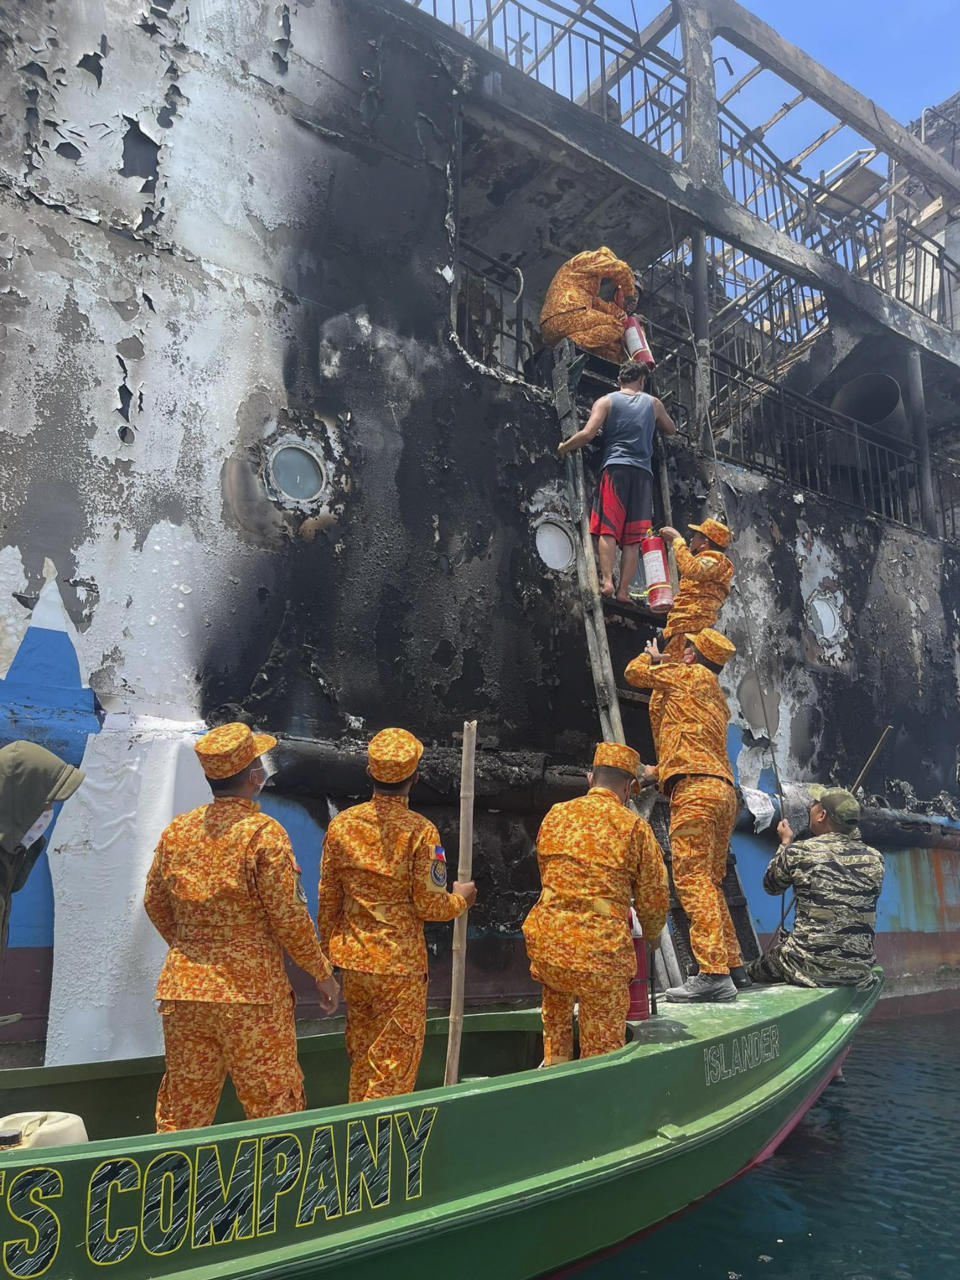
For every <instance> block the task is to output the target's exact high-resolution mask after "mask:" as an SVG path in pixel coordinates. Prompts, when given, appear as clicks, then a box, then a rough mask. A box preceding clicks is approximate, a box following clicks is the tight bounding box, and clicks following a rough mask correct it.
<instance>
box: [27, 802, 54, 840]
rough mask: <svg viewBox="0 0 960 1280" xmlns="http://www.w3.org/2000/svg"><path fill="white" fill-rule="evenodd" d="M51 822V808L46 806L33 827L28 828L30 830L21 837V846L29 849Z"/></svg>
mask: <svg viewBox="0 0 960 1280" xmlns="http://www.w3.org/2000/svg"><path fill="white" fill-rule="evenodd" d="M52 821H53V806H52V805H48V806H47V808H46V809H44V811H43V813H41V815H40V817H39V818H38V819H37V820H36V822H35V823H34V824H33V826H32V827H31V828H30V830H29V831H27V832H25V833H24V835H22V836H21V838H20V843H21V844H22V845H23V847H24V848H25V849H29V848H30V846H31V845H32V844H33V843H34V842H35V841H37V840H39V839H40V837H41V836H42V835H43V833H44V832H45V831H46V829H47V827H49V825H50V823H51V822H52Z"/></svg>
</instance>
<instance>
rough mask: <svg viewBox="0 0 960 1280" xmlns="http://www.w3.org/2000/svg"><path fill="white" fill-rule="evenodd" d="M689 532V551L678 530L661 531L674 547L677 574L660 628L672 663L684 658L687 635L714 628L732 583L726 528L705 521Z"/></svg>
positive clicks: (694, 526) (731, 563)
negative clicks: (674, 590) (674, 591)
mask: <svg viewBox="0 0 960 1280" xmlns="http://www.w3.org/2000/svg"><path fill="white" fill-rule="evenodd" d="M689 528H691V529H692V530H693V537H692V538H691V539H690V546H689V547H688V546H687V543H686V540H685V539H684V537H683V535H682V534H681V533H680V532H679V531H678V530H676V529H673V528H671V527H670V526H669V525H666V526H664V528H662V529H661V530H660V536H661V538H663V539H664V540H665V541H666V542H667V544H668V545H671V544H672V546H673V554H674V556H675V557H676V560H677V569H678V570H679V573H680V586H679V588H678V590H677V596H676V599H675V600H674V602H673V606H672V608H671V609H670V612H669V614H668V615H667V621H666V624H665V625H664V628H663V638H664V640H665V641H666V642H667V643H666V645H665V647H664V657H665V658H667V659H669V660H671V661H674V662H677V661H679V660H680V658H681V657H682V656H683V650H684V646H685V644H686V637H687V636H688V635H695V634H696V633H697V632H698V631H704V630H706V629H707V628H708V627H712V626H714V624H715V623H716V621H717V618H718V617H719V615H720V610H721V609H722V608H723V604H724V601H725V600H726V598H727V596H728V595H729V594H730V583H731V582H732V580H733V562H732V560H730V558H729V557H728V556H725V555H724V553H723V548H724V547H727V546H729V545H730V539H731V537H732V534H731V533H730V530H729V529H728V528H727V526H726V525H725V524H721V522H720V521H719V520H713V519H710V518H708V519H706V520H704V522H703V523H702V524H692V525H690V526H689Z"/></svg>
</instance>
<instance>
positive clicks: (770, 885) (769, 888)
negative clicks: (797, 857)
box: [763, 844, 793, 894]
mask: <svg viewBox="0 0 960 1280" xmlns="http://www.w3.org/2000/svg"><path fill="white" fill-rule="evenodd" d="M792 884H793V872H792V871H791V869H790V845H788V844H782V845H781V846H780V848H779V849H778V850H777V852H776V853H775V854H774V856H773V857H772V858H771V859H770V865H769V866H768V867H767V869H766V871H765V872H764V873H763V888H764V892H765V893H771V894H777V893H786V891H787V890H788V889H789V888H790V886H791V885H792Z"/></svg>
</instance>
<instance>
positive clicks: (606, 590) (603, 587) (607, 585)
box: [600, 582, 615, 597]
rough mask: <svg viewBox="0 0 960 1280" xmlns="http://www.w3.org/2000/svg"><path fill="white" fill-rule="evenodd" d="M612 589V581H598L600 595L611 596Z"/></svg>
mask: <svg viewBox="0 0 960 1280" xmlns="http://www.w3.org/2000/svg"><path fill="white" fill-rule="evenodd" d="M614 589H615V588H614V585H613V583H612V582H601V583H600V594H601V595H602V596H607V597H609V596H612V595H613V593H614Z"/></svg>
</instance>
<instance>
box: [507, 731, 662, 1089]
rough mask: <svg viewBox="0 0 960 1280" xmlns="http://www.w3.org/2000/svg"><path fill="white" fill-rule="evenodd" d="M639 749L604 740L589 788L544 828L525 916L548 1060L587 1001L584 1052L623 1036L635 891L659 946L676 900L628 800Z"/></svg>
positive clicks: (558, 1057)
mask: <svg viewBox="0 0 960 1280" xmlns="http://www.w3.org/2000/svg"><path fill="white" fill-rule="evenodd" d="M639 767H640V757H639V756H638V755H637V753H636V751H634V750H633V749H632V748H630V747H625V746H621V745H620V744H619V743H616V742H601V743H600V744H599V745H598V746H597V749H596V753H595V755H594V757H593V769H592V771H591V772H590V773H588V774H587V781H588V783H589V785H590V790H589V791H588V792H587V794H586V795H585V796H579V797H578V798H577V799H575V800H568V801H566V802H565V803H563V804H555V805H554V806H553V808H552V809H551V810H550V812H549V813H548V814H547V816H546V817H545V818H544V820H543V823H542V824H541V826H540V831H539V833H538V835H537V861H538V863H539V866H540V881H541V885H542V890H541V893H540V897H539V899H538V900H537V902H536V904H535V905H534V907H533V909H532V910H531V912H530V914H529V915H528V916H527V918H526V920H525V921H524V922H523V936H524V939H525V940H526V944H527V955H528V956H529V957H530V973H531V976H532V977H533V978H534V980H535V981H537V982H540V983H542V985H543V1062H544V1066H551V1065H553V1064H554V1063H557V1062H569V1061H570V1060H571V1058H572V1057H573V1005H574V1001H579V1003H580V1057H581V1058H591V1057H594V1056H595V1055H596V1054H599V1053H610V1052H611V1051H612V1050H613V1049H619V1048H621V1047H622V1045H623V1044H624V1040H625V1029H626V1020H627V1010H628V1008H629V1006H630V982H631V980H632V979H633V977H634V976H635V974H636V970H637V958H636V952H635V951H634V948H633V941H632V937H631V934H630V928H629V924H628V918H629V911H630V895H631V892H632V894H633V902H634V908H635V910H636V913H637V916H638V918H639V920H640V925H641V928H642V929H643V934H644V937H645V938H646V939H647V940H648V942H650V943H651V944H652V945H653V946H657V945H658V942H659V938H660V933H661V930H662V929H663V926H664V923H665V922H666V918H667V907H668V905H669V898H668V891H667V870H666V867H665V866H664V862H663V854H662V853H661V851H660V846H659V845H658V844H657V842H656V840H655V838H654V835H653V832H652V831H651V830H650V827H649V826H648V824H647V823H646V821H645V820H644V819H643V818H641V817H639V816H638V815H637V814H635V813H633V812H632V811H631V810H630V809H629V808H628V807H627V801H628V799H629V797H630V794H631V792H632V791H633V790H634V789H635V788H636V785H637V770H638V769H639Z"/></svg>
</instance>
